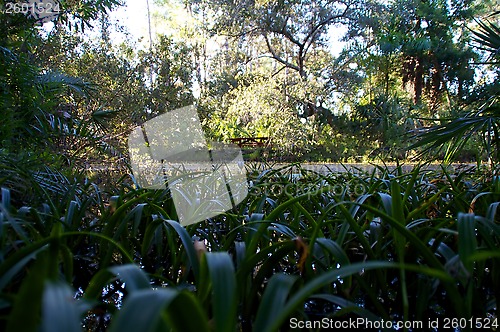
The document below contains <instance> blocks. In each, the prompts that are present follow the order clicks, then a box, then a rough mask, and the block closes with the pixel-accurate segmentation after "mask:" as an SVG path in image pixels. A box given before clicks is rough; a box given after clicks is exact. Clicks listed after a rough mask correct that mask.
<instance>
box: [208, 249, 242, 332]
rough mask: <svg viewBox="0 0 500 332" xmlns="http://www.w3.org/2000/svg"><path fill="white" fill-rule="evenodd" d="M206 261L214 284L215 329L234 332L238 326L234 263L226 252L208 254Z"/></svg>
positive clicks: (222, 331)
mask: <svg viewBox="0 0 500 332" xmlns="http://www.w3.org/2000/svg"><path fill="white" fill-rule="evenodd" d="M205 259H206V264H207V268H208V272H209V274H210V280H211V283H212V299H213V300H212V307H213V311H214V320H215V329H216V331H220V332H224V331H227V332H232V331H234V327H235V326H236V313H237V308H238V306H237V293H236V292H237V288H236V277H235V272H234V266H233V262H232V260H231V257H230V256H229V254H228V253H226V252H218V253H206V254H205Z"/></svg>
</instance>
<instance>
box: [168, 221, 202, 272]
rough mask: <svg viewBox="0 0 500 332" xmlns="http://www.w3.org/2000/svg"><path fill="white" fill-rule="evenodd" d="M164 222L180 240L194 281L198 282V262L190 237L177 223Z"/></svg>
mask: <svg viewBox="0 0 500 332" xmlns="http://www.w3.org/2000/svg"><path fill="white" fill-rule="evenodd" d="M165 222H166V223H167V224H168V225H169V226H170V227H172V228H173V229H174V230H175V231H176V232H177V234H178V235H179V237H180V238H181V241H182V244H183V245H184V249H185V250H186V254H187V256H188V259H189V263H190V264H191V268H192V269H193V274H194V277H195V279H196V280H198V279H199V275H200V262H199V260H198V254H197V253H196V249H195V248H194V245H193V240H192V239H191V236H190V235H189V234H188V232H187V231H186V229H185V228H184V227H182V225H181V224H179V223H178V222H177V221H174V220H168V219H167V220H165Z"/></svg>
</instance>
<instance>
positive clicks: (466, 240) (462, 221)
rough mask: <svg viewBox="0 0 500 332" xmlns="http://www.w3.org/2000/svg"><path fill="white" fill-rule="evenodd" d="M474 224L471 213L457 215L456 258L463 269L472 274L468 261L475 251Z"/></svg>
mask: <svg viewBox="0 0 500 332" xmlns="http://www.w3.org/2000/svg"><path fill="white" fill-rule="evenodd" d="M475 225H476V222H475V216H474V214H472V213H459V214H458V220H457V226H458V256H459V257H460V260H461V261H462V263H463V264H464V267H465V268H466V269H467V271H469V273H472V272H473V271H472V270H473V265H474V264H473V262H472V261H471V260H470V259H469V257H470V256H471V255H473V254H474V253H475V252H476V250H477V240H476V230H475V228H476V226H475Z"/></svg>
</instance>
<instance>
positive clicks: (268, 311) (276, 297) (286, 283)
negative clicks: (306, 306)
mask: <svg viewBox="0 0 500 332" xmlns="http://www.w3.org/2000/svg"><path fill="white" fill-rule="evenodd" d="M295 280H297V277H294V276H290V275H286V274H281V273H280V274H276V275H274V276H272V277H271V279H270V280H269V283H268V284H267V286H266V290H265V291H264V295H263V296H262V300H261V302H260V305H259V309H258V311H257V316H256V318H255V324H254V326H253V330H254V331H262V332H274V331H278V330H279V327H280V325H281V323H283V321H284V318H286V317H284V318H283V320H282V321H279V322H277V321H276V316H278V315H279V313H280V312H282V310H283V307H284V306H285V303H286V299H287V298H288V295H289V294H290V290H291V289H292V286H293V284H294V283H295Z"/></svg>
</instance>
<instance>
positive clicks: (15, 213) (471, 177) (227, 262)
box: [0, 164, 500, 331]
mask: <svg viewBox="0 0 500 332" xmlns="http://www.w3.org/2000/svg"><path fill="white" fill-rule="evenodd" d="M5 169H6V171H2V174H1V175H2V180H1V181H0V183H2V190H1V193H2V196H1V202H0V243H1V251H0V325H1V329H2V330H6V331H34V330H39V329H42V330H45V331H63V330H64V331H81V330H82V329H84V330H88V331H104V330H109V331H137V330H141V331H158V330H173V331H235V330H238V331H280V330H282V331H285V330H289V329H290V328H291V326H290V322H291V319H295V320H316V321H320V320H322V319H324V318H327V319H329V320H330V319H331V320H332V321H336V322H341V321H344V320H348V319H352V318H357V317H362V318H364V319H366V321H372V322H375V321H382V320H384V321H403V320H404V321H417V320H421V321H424V322H427V321H429V320H430V319H436V318H441V319H442V318H451V317H456V318H465V319H470V318H475V317H482V318H485V319H486V318H488V319H491V320H494V319H497V318H498V299H499V296H500V287H499V285H498V282H497V281H498V280H500V278H499V274H500V251H499V250H498V248H499V245H500V229H499V227H500V225H499V224H498V217H497V208H498V205H499V197H500V180H499V179H498V178H497V177H495V176H491V175H484V174H480V173H477V172H476V171H475V170H474V169H462V170H451V169H447V168H443V167H441V168H430V167H426V166H416V167H414V168H413V169H412V170H410V171H408V172H403V168H402V167H399V166H397V167H394V168H392V169H389V168H388V167H374V168H373V170H371V171H368V172H367V171H361V170H350V171H347V170H346V171H343V172H331V173H328V174H320V173H316V172H313V171H309V170H307V169H305V168H303V167H301V166H300V165H299V164H293V165H288V166H282V167H270V166H269V165H259V166H258V167H257V166H249V168H248V177H249V192H250V194H249V195H248V196H247V198H246V199H245V200H244V201H243V202H242V203H241V204H239V205H238V206H237V207H236V208H234V209H233V210H230V211H227V212H226V213H224V214H222V215H219V216H217V217H214V218H211V219H208V220H205V221H204V222H202V223H199V224H195V225H190V226H187V227H182V226H181V225H180V224H179V223H178V222H177V221H176V220H177V216H176V214H175V209H174V206H173V202H172V199H171V196H170V193H169V192H168V190H150V191H146V190H143V189H140V188H137V187H136V186H135V185H134V181H133V178H131V177H129V176H125V177H123V178H122V179H121V180H120V181H119V183H118V185H117V186H116V187H115V188H112V189H108V190H103V189H100V188H99V187H98V186H97V185H95V184H93V183H92V182H89V181H83V180H78V178H70V177H67V176H65V175H63V174H62V173H57V172H55V171H54V170H50V169H45V173H43V172H33V171H29V170H26V169H25V168H23V166H22V165H20V164H16V165H11V168H10V169H8V168H5ZM5 172H7V173H5ZM21 173H22V177H23V178H24V179H25V180H24V182H18V183H16V182H12V181H8V179H9V178H11V176H12V175H13V174H21ZM55 174H57V175H58V177H59V178H58V180H55V178H54V176H55ZM49 179H53V183H54V184H53V185H52V186H51V185H50V183H52V182H50V181H48V180H49ZM28 183H29V184H30V185H29V186H28V185H27V184H28ZM56 183H57V185H56ZM28 187H29V188H30V195H31V196H30V197H31V199H30V200H28V199H27V198H26V197H25V196H23V192H24V191H25V189H26V188H28ZM35 198H36V199H35ZM29 202H33V204H31V205H30V204H28V203H29ZM468 329H469V330H473V327H471V326H468Z"/></svg>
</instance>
